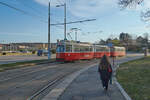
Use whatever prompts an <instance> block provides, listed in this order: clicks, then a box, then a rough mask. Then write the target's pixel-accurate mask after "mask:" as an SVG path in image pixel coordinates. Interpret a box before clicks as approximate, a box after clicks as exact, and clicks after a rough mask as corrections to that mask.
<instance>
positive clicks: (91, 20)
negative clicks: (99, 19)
mask: <svg viewBox="0 0 150 100" xmlns="http://www.w3.org/2000/svg"><path fill="white" fill-rule="evenodd" d="M95 20H96V19H87V20H81V21H73V22H67V23H66V24H73V23H83V22H87V21H95ZM51 25H52V26H55V25H64V23H57V24H51Z"/></svg>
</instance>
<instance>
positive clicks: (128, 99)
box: [114, 78, 132, 100]
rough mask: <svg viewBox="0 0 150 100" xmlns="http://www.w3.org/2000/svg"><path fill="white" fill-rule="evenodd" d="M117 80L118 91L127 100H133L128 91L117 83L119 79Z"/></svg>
mask: <svg viewBox="0 0 150 100" xmlns="http://www.w3.org/2000/svg"><path fill="white" fill-rule="evenodd" d="M114 79H115V84H116V86H117V87H118V89H119V90H120V92H121V94H122V95H123V96H124V97H125V99H126V100H132V99H131V97H130V96H129V95H128V94H127V93H126V91H125V90H124V89H123V88H122V86H121V85H120V84H119V82H117V79H116V78H114Z"/></svg>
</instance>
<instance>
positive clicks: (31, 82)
mask: <svg viewBox="0 0 150 100" xmlns="http://www.w3.org/2000/svg"><path fill="white" fill-rule="evenodd" d="M93 63H97V62H96V60H92V61H80V62H74V63H64V64H57V65H56V64H55V65H50V66H49V65H47V66H42V65H41V67H33V68H31V69H28V70H26V71H24V70H21V69H18V71H17V72H19V73H20V75H19V73H18V74H10V73H9V74H10V75H9V76H11V75H17V77H15V76H12V77H11V79H8V80H5V81H1V82H0V88H1V90H0V98H1V99H2V100H27V98H28V99H29V98H32V99H29V100H41V99H40V98H42V97H43V96H44V95H45V94H46V93H47V91H50V90H51V89H52V88H53V87H55V85H57V84H59V82H61V80H63V79H64V78H65V77H66V76H68V75H69V74H71V73H73V72H75V71H78V70H80V69H82V68H84V67H86V66H87V65H90V64H93ZM48 66H49V67H48ZM36 68H37V70H36ZM38 68H39V69H38ZM20 70H21V71H20ZM22 71H23V72H24V75H23V73H22ZM10 72H11V71H10ZM12 72H16V71H12ZM27 72H28V73H27ZM18 75H19V76H18Z"/></svg>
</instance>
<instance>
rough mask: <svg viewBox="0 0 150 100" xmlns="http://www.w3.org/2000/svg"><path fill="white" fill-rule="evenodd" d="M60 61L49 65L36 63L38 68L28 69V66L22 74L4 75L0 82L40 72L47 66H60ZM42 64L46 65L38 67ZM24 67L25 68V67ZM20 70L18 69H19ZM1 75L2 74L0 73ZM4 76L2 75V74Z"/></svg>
mask: <svg viewBox="0 0 150 100" xmlns="http://www.w3.org/2000/svg"><path fill="white" fill-rule="evenodd" d="M53 64H55V65H53ZM58 64H59V63H56V62H55V63H51V65H47V64H43V65H36V68H37V69H36V70H33V69H28V68H29V67H28V68H26V69H25V70H24V71H23V72H22V73H21V74H20V73H17V74H15V75H9V76H7V77H8V78H7V77H4V79H0V83H1V82H4V81H8V80H12V79H15V78H18V77H22V76H25V75H28V74H32V73H34V72H38V71H41V70H45V69H47V68H55V67H58V66H57V65H58ZM40 66H45V67H43V68H38V67H40ZM32 68H35V67H32ZM23 69H24V68H23ZM17 70H18V69H17ZM0 75H1V74H0ZM1 76H2V75H1Z"/></svg>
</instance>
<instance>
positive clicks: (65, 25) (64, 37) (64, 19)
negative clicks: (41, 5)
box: [56, 3, 67, 40]
mask: <svg viewBox="0 0 150 100" xmlns="http://www.w3.org/2000/svg"><path fill="white" fill-rule="evenodd" d="M61 6H64V40H67V38H66V3H64V4H62V5H56V7H61Z"/></svg>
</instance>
